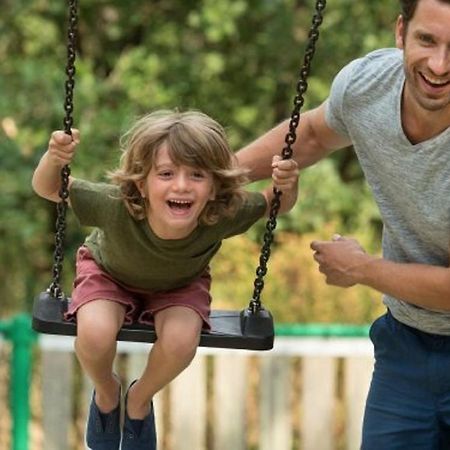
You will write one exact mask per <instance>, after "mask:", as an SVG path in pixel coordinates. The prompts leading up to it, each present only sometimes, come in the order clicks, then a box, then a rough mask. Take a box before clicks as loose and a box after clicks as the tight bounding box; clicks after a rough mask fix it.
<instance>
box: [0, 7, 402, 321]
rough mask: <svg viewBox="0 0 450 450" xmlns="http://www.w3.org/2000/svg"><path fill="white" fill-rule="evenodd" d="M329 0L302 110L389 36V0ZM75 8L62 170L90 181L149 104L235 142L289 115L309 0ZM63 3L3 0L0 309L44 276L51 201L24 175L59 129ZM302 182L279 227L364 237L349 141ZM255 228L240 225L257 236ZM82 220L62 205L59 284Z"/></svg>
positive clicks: (361, 196)
mask: <svg viewBox="0 0 450 450" xmlns="http://www.w3.org/2000/svg"><path fill="white" fill-rule="evenodd" d="M328 3H329V5H328V6H327V11H326V13H325V20H324V23H323V25H322V28H321V37H320V40H319V43H318V49H317V52H316V55H315V59H314V62H313V70H312V74H311V76H310V78H309V90H308V93H307V98H306V104H305V108H310V107H312V106H315V105H317V104H319V103H320V102H321V101H323V100H324V99H325V98H326V96H327V93H328V90H329V85H330V82H331V80H332V77H333V76H334V74H335V73H336V72H337V71H338V70H339V68H340V67H341V66H343V64H345V63H346V62H348V61H349V60H350V59H352V58H355V57H358V56H361V55H363V54H364V53H366V52H367V51H370V50H372V49H374V48H377V47H383V46H392V45H393V26H394V23H395V19H396V13H397V11H396V10H397V7H396V5H395V4H393V2H391V1H388V0H379V1H377V2H358V1H356V0H334V1H333V2H328ZM79 10H80V11H79V39H78V43H77V52H78V56H77V74H76V77H77V79H76V94H75V125H76V127H77V128H79V129H80V130H81V135H82V143H81V145H80V148H79V151H78V154H77V157H76V160H75V161H74V164H73V172H74V175H75V176H82V177H87V178H89V179H101V177H102V176H103V174H104V172H105V170H106V169H108V168H111V167H113V166H114V165H115V164H116V162H117V160H118V156H119V152H118V142H119V137H120V135H121V133H122V132H124V131H125V130H126V128H127V127H128V125H129V124H130V123H131V122H132V121H133V120H134V119H135V117H136V116H139V115H141V114H143V113H144V112H147V111H149V110H154V109H158V108H180V109H187V108H196V109H200V110H202V111H204V112H206V113H208V114H210V115H211V116H213V117H214V118H216V119H217V120H219V121H220V122H221V123H222V124H224V125H225V127H226V128H227V130H228V132H229V137H230V141H231V143H232V146H233V147H234V148H236V149H238V148H240V147H241V146H242V145H244V144H245V143H247V142H249V141H251V140H252V139H254V138H256V137H257V136H259V135H260V134H262V133H263V132H264V131H266V130H267V129H269V128H270V127H272V126H273V125H274V124H276V123H277V122H279V121H280V120H281V119H283V118H284V117H286V116H288V115H289V114H290V110H291V107H292V106H291V105H292V99H293V97H294V90H295V84H296V78H297V74H298V72H299V68H300V65H301V62H302V59H303V50H304V48H305V43H306V39H307V35H308V30H309V27H310V25H311V17H312V11H313V1H312V0H308V1H306V0H187V1H181V0H152V1H143V0H129V1H127V2H124V1H121V0H109V1H105V0H100V1H99V0H79ZM66 14H67V11H66V2H60V1H51V0H20V1H18V0H3V2H2V16H1V18H0V59H1V61H2V64H1V65H0V179H1V183H2V187H3V190H4V192H3V194H4V195H2V196H1V197H0V208H1V212H2V214H1V223H0V272H1V273H2V274H3V278H4V282H3V283H1V285H0V293H1V298H2V303H1V304H2V310H1V311H2V312H1V314H0V316H1V315H2V314H6V313H9V312H11V311H14V310H19V309H24V308H25V309H27V308H29V307H30V304H31V301H32V297H33V295H34V294H36V293H37V292H38V291H40V290H42V289H44V288H45V287H46V286H47V285H48V282H49V278H50V266H51V253H52V242H53V237H52V232H53V227H54V225H53V223H54V219H55V212H54V205H51V204H49V203H48V202H46V201H44V200H41V199H39V198H37V197H36V196H35V195H34V194H33V192H32V190H31V186H30V180H31V175H32V172H33V169H34V167H35V165H36V164H37V161H38V160H39V158H40V156H41V155H42V153H43V151H44V150H45V148H46V144H47V141H48V138H49V135H50V133H51V131H52V130H54V129H59V128H62V117H63V106H62V105H63V97H64V67H65V57H66V48H65V43H66V30H65V28H66ZM299 138H301V137H299ZM280 150H281V149H280ZM301 192H302V193H301V198H302V201H300V202H299V204H298V206H297V207H296V208H295V209H294V211H293V212H292V214H291V215H289V216H286V218H281V219H280V221H279V222H280V229H281V230H288V231H289V232H290V233H294V234H299V233H300V234H302V233H319V232H320V230H323V229H327V228H328V227H329V224H335V225H336V226H338V227H340V229H341V230H342V231H343V232H355V233H359V232H361V231H364V235H365V236H369V237H370V239H367V241H368V242H377V240H378V238H379V236H378V235H377V233H378V231H379V218H378V214H377V211H376V208H375V207H374V206H373V203H372V200H371V197H370V194H369V193H368V190H367V188H366V186H365V184H364V181H363V178H362V174H361V172H360V170H359V167H358V165H357V164H356V162H355V158H354V156H353V155H352V153H351V151H350V150H349V151H348V152H344V153H342V154H341V155H336V156H335V157H333V158H332V159H329V160H328V161H324V162H323V163H320V164H319V165H317V167H314V168H312V169H309V170H308V171H306V172H305V174H304V176H303V177H302V187H301ZM262 226H263V225H261V226H259V227H255V230H253V232H252V233H250V234H249V235H250V236H253V238H255V239H256V238H257V237H260V235H261V229H262ZM85 231H86V230H80V229H79V227H78V225H77V224H76V223H75V221H74V219H73V217H71V216H70V215H69V218H68V234H67V254H68V256H67V264H66V266H67V268H66V269H65V270H66V274H67V277H66V281H65V285H66V289H69V290H70V279H71V276H72V273H73V267H72V265H73V253H74V250H75V248H76V247H77V246H78V245H79V243H80V242H81V240H82V236H83V233H84V232H85ZM280 247H281V246H280ZM373 249H374V250H376V249H377V247H376V245H375V246H374V248H373ZM277 251H278V249H277ZM280 251H282V250H281V249H280ZM286 257H288V254H286ZM230 270H234V269H230ZM311 270H313V269H311ZM220 282H221V280H220V279H218V280H217V283H220ZM240 282H242V283H243V284H246V285H248V283H251V280H249V279H248V277H246V279H243V280H240ZM296 282H297V281H295V283H296ZM288 291H289V290H288ZM289 292H290V291H289ZM286 295H291V294H288V293H286ZM301 319H302V320H303V319H305V320H306V319H307V317H303V316H301Z"/></svg>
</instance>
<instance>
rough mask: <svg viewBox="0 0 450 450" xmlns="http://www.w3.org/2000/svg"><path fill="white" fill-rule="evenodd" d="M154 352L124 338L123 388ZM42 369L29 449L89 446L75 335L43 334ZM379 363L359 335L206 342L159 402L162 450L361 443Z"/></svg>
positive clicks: (320, 449) (345, 447) (323, 447)
mask: <svg viewBox="0 0 450 450" xmlns="http://www.w3.org/2000/svg"><path fill="white" fill-rule="evenodd" d="M148 350H149V346H148V345H146V344H136V343H120V344H119V357H118V358H117V371H118V372H119V373H120V375H121V378H122V379H123V381H124V386H125V384H126V383H128V382H129V381H130V380H133V379H134V378H136V377H138V376H139V373H140V371H141V370H142V368H143V366H144V364H145V361H146V355H147V353H148ZM38 368H39V371H38V372H37V373H36V374H35V380H34V384H35V385H36V384H38V385H39V387H40V388H39V389H38V390H37V392H38V394H36V396H37V397H38V401H37V403H38V404H40V405H41V408H42V409H41V411H40V412H39V413H37V421H38V423H37V425H35V428H37V431H36V430H35V432H34V434H33V436H34V437H33V444H32V446H31V447H30V450H75V449H76V450H79V449H82V448H84V447H83V444H82V443H83V428H84V421H85V415H86V410H87V407H88V403H89V400H90V397H91V386H90V383H89V382H88V381H87V380H86V379H85V378H83V377H82V376H81V375H80V372H79V368H78V364H77V363H76V360H75V357H74V354H73V351H72V340H71V338H63V337H54V336H41V338H40V364H39V365H38ZM372 370H373V349H372V345H371V343H370V341H369V340H368V339H360V338H340V339H337V338H329V339H326V338H276V340H275V347H274V349H273V350H272V351H270V352H247V351H240V350H218V349H199V352H198V354H197V356H196V357H195V359H194V361H193V363H192V364H191V366H190V367H189V368H188V369H187V370H186V371H185V372H184V373H183V374H181V375H180V376H179V377H178V378H177V379H176V380H175V381H174V382H173V383H172V384H171V385H170V386H168V387H167V388H166V389H165V390H164V391H163V392H161V393H159V394H158V395H157V398H156V399H155V412H156V418H157V430H158V450H294V449H295V450H297V449H298V450H300V449H301V450H356V449H358V448H359V445H360V433H361V423H362V417H363V411H364V402H365V398H366V394H367V390H368V386H369V383H370V378H371V374H372ZM0 450H3V449H1V448H0Z"/></svg>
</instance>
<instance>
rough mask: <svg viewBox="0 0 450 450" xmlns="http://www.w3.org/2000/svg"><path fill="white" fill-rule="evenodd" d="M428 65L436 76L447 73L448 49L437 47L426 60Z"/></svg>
mask: <svg viewBox="0 0 450 450" xmlns="http://www.w3.org/2000/svg"><path fill="white" fill-rule="evenodd" d="M428 67H429V69H430V70H431V72H432V73H433V74H434V75H436V76H443V75H447V74H448V73H449V72H450V51H449V50H448V49H447V48H438V49H436V51H435V52H433V54H432V55H431V57H430V59H429V60H428Z"/></svg>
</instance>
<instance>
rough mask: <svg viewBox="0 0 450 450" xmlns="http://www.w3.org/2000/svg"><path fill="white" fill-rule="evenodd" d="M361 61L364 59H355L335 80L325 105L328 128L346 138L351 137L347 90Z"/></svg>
mask: <svg viewBox="0 0 450 450" xmlns="http://www.w3.org/2000/svg"><path fill="white" fill-rule="evenodd" d="M361 61H362V58H359V59H355V60H354V61H352V62H351V63H349V64H347V65H346V66H345V67H344V68H343V69H341V71H340V72H339V73H338V74H337V75H336V77H335V78H334V80H333V83H332V85H331V90H330V95H329V97H328V99H327V101H326V103H325V120H326V122H327V124H328V126H329V127H330V128H332V129H333V130H334V131H336V132H337V133H339V134H342V135H344V136H348V135H349V133H348V129H347V125H346V123H345V113H344V111H345V101H346V99H347V94H348V92H347V90H348V87H349V86H350V84H351V82H352V78H353V76H354V74H355V73H356V72H355V71H356V70H358V67H359V65H360V63H361Z"/></svg>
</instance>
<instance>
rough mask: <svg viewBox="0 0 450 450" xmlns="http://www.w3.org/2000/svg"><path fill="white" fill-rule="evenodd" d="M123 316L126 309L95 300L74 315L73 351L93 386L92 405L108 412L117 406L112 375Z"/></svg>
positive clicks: (116, 383)
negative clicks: (93, 397)
mask: <svg viewBox="0 0 450 450" xmlns="http://www.w3.org/2000/svg"><path fill="white" fill-rule="evenodd" d="M124 317H125V307H124V306H123V305H121V304H119V303H116V302H112V301H108V300H94V301H91V302H89V303H86V304H85V305H83V306H81V307H80V309H79V310H78V312H77V338H76V340H75V351H76V354H77V357H78V360H79V362H80V364H81V367H82V368H83V370H84V372H86V374H87V375H88V376H89V377H90V378H91V380H92V382H93V383H94V386H95V403H96V404H97V406H98V408H99V409H100V411H102V412H104V413H108V412H110V411H112V410H113V409H114V408H116V406H117V400H118V398H119V388H120V386H119V382H118V380H117V379H116V378H115V377H114V376H113V371H112V369H113V362H114V357H115V355H116V347H117V342H116V337H117V333H118V331H119V330H120V328H121V326H122V323H123V320H124Z"/></svg>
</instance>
